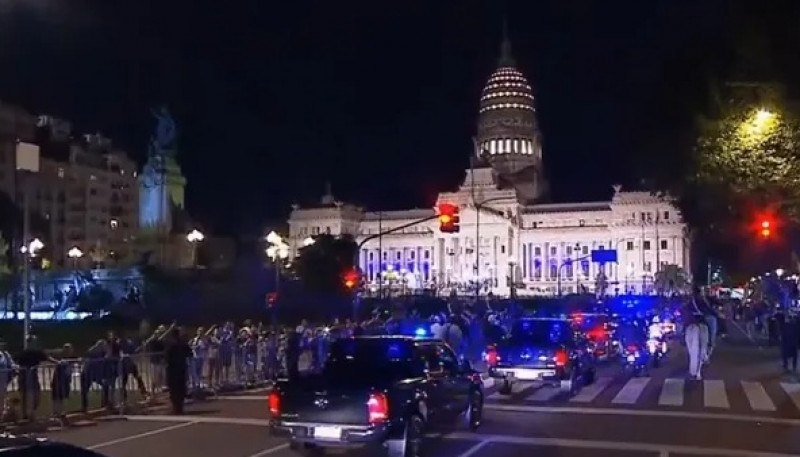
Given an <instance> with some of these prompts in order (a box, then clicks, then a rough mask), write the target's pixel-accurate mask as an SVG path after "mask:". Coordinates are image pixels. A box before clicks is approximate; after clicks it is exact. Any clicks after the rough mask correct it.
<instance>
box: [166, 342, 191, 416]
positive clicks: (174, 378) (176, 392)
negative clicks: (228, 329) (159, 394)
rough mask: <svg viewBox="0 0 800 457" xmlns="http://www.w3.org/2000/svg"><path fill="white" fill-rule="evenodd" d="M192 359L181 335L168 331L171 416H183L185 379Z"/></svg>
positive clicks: (185, 392) (168, 379)
mask: <svg viewBox="0 0 800 457" xmlns="http://www.w3.org/2000/svg"><path fill="white" fill-rule="evenodd" d="M191 357H192V349H191V348H190V347H189V344H188V343H187V342H186V341H184V338H183V335H181V332H180V330H179V329H177V328H173V329H172V330H171V331H170V337H169V342H168V344H167V352H166V362H167V370H166V371H167V387H168V388H169V400H170V403H172V413H173V414H183V402H184V401H185V400H186V394H187V386H186V384H187V381H188V379H187V377H188V374H189V373H188V372H189V359H191Z"/></svg>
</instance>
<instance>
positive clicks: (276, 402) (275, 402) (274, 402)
mask: <svg viewBox="0 0 800 457" xmlns="http://www.w3.org/2000/svg"><path fill="white" fill-rule="evenodd" d="M267 403H269V415H270V416H272V417H273V418H276V417H278V416H280V415H281V394H279V393H278V391H275V390H273V391H272V392H270V394H269V397H267Z"/></svg>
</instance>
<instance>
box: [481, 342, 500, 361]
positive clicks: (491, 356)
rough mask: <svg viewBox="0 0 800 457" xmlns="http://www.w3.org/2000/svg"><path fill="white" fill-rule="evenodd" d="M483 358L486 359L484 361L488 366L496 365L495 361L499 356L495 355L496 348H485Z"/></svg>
mask: <svg viewBox="0 0 800 457" xmlns="http://www.w3.org/2000/svg"><path fill="white" fill-rule="evenodd" d="M484 359H486V363H487V364H489V365H490V366H495V365H497V361H498V360H500V357H498V356H497V349H495V348H494V346H489V348H488V349H486V355H485V356H484Z"/></svg>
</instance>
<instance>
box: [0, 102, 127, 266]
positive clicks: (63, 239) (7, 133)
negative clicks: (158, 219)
mask: <svg viewBox="0 0 800 457" xmlns="http://www.w3.org/2000/svg"><path fill="white" fill-rule="evenodd" d="M71 130H72V129H71V126H70V124H69V123H68V122H66V121H63V120H60V119H57V118H54V117H51V116H33V115H31V114H29V113H27V112H25V111H24V110H21V109H20V108H18V107H14V106H10V105H7V104H3V103H2V102H0V192H3V193H4V194H6V195H7V196H8V197H9V198H10V199H11V200H12V201H13V202H14V203H15V204H16V205H18V206H19V207H22V204H23V201H24V200H23V186H22V181H21V180H20V176H19V175H18V173H17V171H16V155H15V145H16V142H17V141H18V140H19V141H26V142H33V143H36V144H39V145H40V147H41V151H42V157H41V163H40V171H39V173H36V174H34V175H32V176H30V183H29V192H30V193H29V205H30V206H29V207H30V209H31V214H35V215H38V216H39V217H40V219H42V220H44V225H45V226H46V227H45V228H46V230H40V231H41V232H42V233H34V235H35V236H38V237H40V238H42V241H43V242H44V244H45V253H44V254H43V255H44V256H46V257H47V258H48V260H50V261H51V262H52V264H53V266H54V267H59V266H64V265H69V264H70V263H73V262H78V263H81V264H83V265H87V264H88V263H89V262H92V261H93V262H102V263H105V264H107V265H114V264H126V263H129V262H135V261H136V260H138V259H137V258H136V256H137V254H136V249H135V240H136V235H137V232H138V229H139V227H138V225H139V186H138V181H137V164H136V162H135V161H133V160H132V159H131V158H130V157H128V155H127V154H126V153H125V152H124V151H122V150H120V149H119V148H116V147H115V146H114V145H113V144H112V142H111V140H109V139H108V138H105V137H103V136H102V135H100V134H91V135H82V136H73V135H72V131H71ZM4 236H5V237H6V238H16V237H18V236H19V234H4ZM73 247H77V248H78V249H80V251H81V252H82V253H84V256H83V258H81V259H74V258H70V257H69V256H68V252H69V250H70V249H72V248H73Z"/></svg>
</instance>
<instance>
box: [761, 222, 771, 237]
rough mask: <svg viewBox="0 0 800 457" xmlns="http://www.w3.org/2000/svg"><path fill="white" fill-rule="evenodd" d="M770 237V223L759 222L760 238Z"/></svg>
mask: <svg viewBox="0 0 800 457" xmlns="http://www.w3.org/2000/svg"><path fill="white" fill-rule="evenodd" d="M770 236H772V221H771V220H769V219H762V220H761V238H769V237H770Z"/></svg>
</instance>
